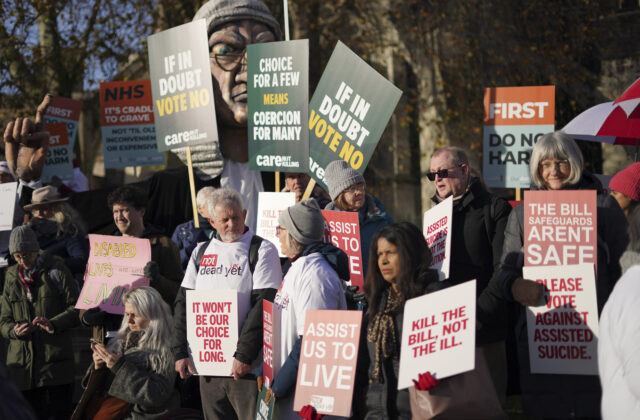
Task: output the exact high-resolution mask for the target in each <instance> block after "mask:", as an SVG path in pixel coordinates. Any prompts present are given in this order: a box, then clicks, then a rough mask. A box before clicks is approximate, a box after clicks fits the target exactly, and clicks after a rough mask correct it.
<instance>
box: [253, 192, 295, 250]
mask: <svg viewBox="0 0 640 420" xmlns="http://www.w3.org/2000/svg"><path fill="white" fill-rule="evenodd" d="M294 204H296V193H293V192H261V193H259V194H258V227H257V229H256V235H258V236H262V237H263V238H264V239H266V240H268V241H269V242H271V243H273V244H274V245H275V246H276V248H277V249H278V255H280V257H281V258H284V257H286V255H284V254H283V253H282V246H281V245H280V239H279V238H278V235H276V227H277V226H278V216H280V213H282V212H283V211H285V210H286V209H287V207H291V206H293V205H294Z"/></svg>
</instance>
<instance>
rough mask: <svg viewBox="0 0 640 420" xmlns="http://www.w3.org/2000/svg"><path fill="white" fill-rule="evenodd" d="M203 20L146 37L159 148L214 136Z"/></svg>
mask: <svg viewBox="0 0 640 420" xmlns="http://www.w3.org/2000/svg"><path fill="white" fill-rule="evenodd" d="M209 60H210V58H209V42H208V39H207V29H206V25H205V22H204V20H202V19H200V20H197V21H195V22H191V23H187V24H184V25H180V26H176V27H175V28H171V29H168V30H166V31H162V32H159V33H157V34H154V35H151V36H150V37H149V75H150V76H151V92H152V96H153V113H154V121H155V126H156V127H155V128H156V139H157V142H158V151H161V152H163V151H166V150H170V149H177V148H180V147H186V146H193V145H196V144H201V143H206V142H212V141H217V140H218V127H217V125H216V117H215V115H216V113H215V107H214V103H213V88H212V81H211V70H210V65H209Z"/></svg>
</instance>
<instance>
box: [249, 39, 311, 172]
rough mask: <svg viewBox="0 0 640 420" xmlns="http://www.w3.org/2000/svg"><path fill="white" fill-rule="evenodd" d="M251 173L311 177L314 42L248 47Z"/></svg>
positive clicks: (266, 44)
mask: <svg viewBox="0 0 640 420" xmlns="http://www.w3.org/2000/svg"><path fill="white" fill-rule="evenodd" d="M247 94H248V109H249V120H248V124H247V125H248V128H249V168H250V169H252V170H256V171H281V172H307V169H308V165H309V131H308V130H307V127H308V124H309V111H308V105H309V40H308V39H298V40H295V41H281V42H269V43H262V44H251V45H247Z"/></svg>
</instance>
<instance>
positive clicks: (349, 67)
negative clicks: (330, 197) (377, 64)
mask: <svg viewBox="0 0 640 420" xmlns="http://www.w3.org/2000/svg"><path fill="white" fill-rule="evenodd" d="M401 95H402V91H400V89H398V88H397V87H395V86H394V85H393V84H392V83H391V82H389V81H388V80H387V79H385V78H384V77H382V76H381V75H380V74H379V73H378V72H376V71H375V70H374V69H373V68H372V67H371V66H370V65H369V64H367V63H366V62H365V61H364V60H362V59H361V58H360V57H358V56H357V55H356V54H355V53H354V52H353V51H351V50H350V49H349V48H348V47H347V46H346V45H344V44H343V43H342V42H340V41H338V44H337V45H336V48H335V49H334V50H333V54H331V58H330V59H329V63H328V64H327V67H326V68H325V70H324V73H322V77H321V78H320V82H319V83H318V87H317V88H316V91H315V93H314V94H313V97H312V98H311V102H310V103H309V155H310V156H309V173H310V175H311V176H312V177H313V179H315V180H316V181H317V182H318V183H319V184H320V185H321V186H322V187H323V188H324V189H325V190H328V188H327V184H326V183H325V182H324V169H325V168H326V167H327V165H328V164H329V163H330V162H333V161H334V160H338V159H342V160H344V161H345V162H347V163H349V166H351V168H353V169H355V170H356V171H358V172H360V173H361V174H364V170H365V169H366V168H367V165H368V164H369V160H370V159H371V156H372V155H373V151H374V150H375V148H376V146H377V145H378V141H379V140H380V136H382V132H383V131H384V129H385V127H386V125H387V122H388V121H389V118H391V114H392V113H393V110H394V109H395V108H396V105H397V104H398V101H399V100H400V96H401Z"/></svg>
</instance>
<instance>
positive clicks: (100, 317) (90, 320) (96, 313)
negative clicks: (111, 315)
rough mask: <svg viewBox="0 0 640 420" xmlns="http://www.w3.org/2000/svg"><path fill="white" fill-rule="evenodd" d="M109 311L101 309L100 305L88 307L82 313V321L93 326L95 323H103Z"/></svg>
mask: <svg viewBox="0 0 640 420" xmlns="http://www.w3.org/2000/svg"><path fill="white" fill-rule="evenodd" d="M106 315H107V313H106V312H105V311H102V310H100V308H99V307H97V306H96V307H95V308H91V309H87V310H86V311H85V312H84V313H83V314H82V323H83V324H84V325H86V326H88V327H93V326H94V325H103V324H104V319H105V316H106Z"/></svg>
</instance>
